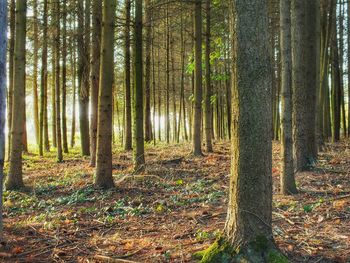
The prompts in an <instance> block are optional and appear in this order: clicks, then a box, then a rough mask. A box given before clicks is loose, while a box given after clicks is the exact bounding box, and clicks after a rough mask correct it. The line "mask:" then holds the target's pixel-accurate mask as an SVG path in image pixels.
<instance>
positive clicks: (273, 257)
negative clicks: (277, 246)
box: [267, 250, 289, 263]
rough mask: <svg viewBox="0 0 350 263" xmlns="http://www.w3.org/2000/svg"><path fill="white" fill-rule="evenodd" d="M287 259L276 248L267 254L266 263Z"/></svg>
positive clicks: (285, 262)
mask: <svg viewBox="0 0 350 263" xmlns="http://www.w3.org/2000/svg"><path fill="white" fill-rule="evenodd" d="M288 262H289V261H288V259H287V258H286V257H285V256H284V255H283V254H282V253H280V252H278V251H276V250H270V251H269V253H268V255H267V263H288Z"/></svg>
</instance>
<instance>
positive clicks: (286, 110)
mask: <svg viewBox="0 0 350 263" xmlns="http://www.w3.org/2000/svg"><path fill="white" fill-rule="evenodd" d="M290 8H291V5H290V1H288V0H281V1H280V26H281V53H282V54H281V67H282V70H281V75H282V76H281V77H282V80H281V81H282V82H281V85H282V131H281V140H282V154H283V163H282V174H281V192H282V193H283V194H295V193H296V192H297V188H296V185H295V177H294V164H293V129H292V49H291V17H290Z"/></svg>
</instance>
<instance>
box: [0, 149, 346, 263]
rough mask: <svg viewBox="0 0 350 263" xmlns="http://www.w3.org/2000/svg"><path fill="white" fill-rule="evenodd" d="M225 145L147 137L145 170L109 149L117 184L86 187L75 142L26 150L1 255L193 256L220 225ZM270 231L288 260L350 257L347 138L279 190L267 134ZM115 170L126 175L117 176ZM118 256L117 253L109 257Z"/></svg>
mask: <svg viewBox="0 0 350 263" xmlns="http://www.w3.org/2000/svg"><path fill="white" fill-rule="evenodd" d="M229 146H230V144H229V143H228V142H225V143H224V142H223V143H217V144H215V147H214V149H215V153H212V154H205V156H204V157H203V158H194V157H192V156H191V155H190V154H189V153H190V145H188V144H185V145H184V144H181V145H171V146H168V145H166V146H165V145H159V146H147V156H146V160H147V163H148V165H147V170H146V173H145V174H146V175H147V176H145V177H142V176H141V177H139V176H136V177H135V176H128V175H130V173H131V171H132V156H131V153H126V152H117V153H115V155H114V156H115V159H114V162H113V163H114V175H115V181H116V183H117V187H116V188H115V189H114V190H111V191H105V192H104V191H100V190H95V189H94V188H93V186H92V181H93V172H94V169H93V168H91V167H89V160H88V159H84V158H81V157H80V156H79V152H78V151H77V150H75V151H74V152H72V153H70V154H69V155H68V156H66V158H65V161H64V163H61V164H58V163H56V161H55V154H54V153H51V154H49V156H47V157H45V158H39V157H38V156H36V155H30V154H29V155H26V156H25V158H24V173H25V183H26V185H27V186H28V189H27V190H26V191H23V192H9V191H7V192H5V208H4V217H5V237H6V240H7V242H6V243H4V244H2V250H1V252H0V261H1V262H122V261H120V260H121V259H122V260H125V261H124V262H131V261H132V262H193V259H192V258H191V256H192V254H193V253H194V252H196V251H199V250H202V249H204V248H206V247H207V246H208V245H209V244H210V243H211V242H213V241H214V240H215V238H216V236H217V235H219V234H220V231H221V230H222V229H223V227H224V224H225V216H226V207H227V192H228V182H229V169H230V151H229V148H230V147H229ZM273 149H274V150H273V155H274V164H273V167H274V168H273V177H274V208H273V231H274V235H275V239H276V242H277V244H278V245H279V247H280V248H281V250H282V251H283V252H284V253H285V254H286V255H288V257H289V259H290V262H311V263H316V262H319V263H320V262H347V261H348V260H349V259H350V144H349V143H345V142H342V143H339V144H335V145H327V146H326V148H325V151H324V152H322V153H321V154H320V158H319V162H318V163H317V165H316V167H314V168H313V169H311V170H310V171H309V172H304V173H300V174H298V175H297V184H298V188H299V189H300V193H299V194H298V195H295V196H287V197H285V196H281V195H279V194H278V190H279V174H280V162H281V157H280V146H279V144H277V143H274V147H273ZM125 175H127V176H126V177H125ZM117 259H119V261H118V260H117Z"/></svg>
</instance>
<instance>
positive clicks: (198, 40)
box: [192, 0, 202, 156]
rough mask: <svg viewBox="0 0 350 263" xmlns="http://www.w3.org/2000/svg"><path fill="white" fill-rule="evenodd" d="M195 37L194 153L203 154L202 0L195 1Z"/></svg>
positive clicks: (196, 154)
mask: <svg viewBox="0 0 350 263" xmlns="http://www.w3.org/2000/svg"><path fill="white" fill-rule="evenodd" d="M194 12H195V15H194V38H195V48H194V50H195V52H194V62H195V69H194V71H195V73H194V74H195V78H194V79H195V89H194V112H193V137H192V143H193V146H192V147H193V154H194V155H195V156H201V155H202V130H201V127H202V1H201V0H196V1H195V9H194Z"/></svg>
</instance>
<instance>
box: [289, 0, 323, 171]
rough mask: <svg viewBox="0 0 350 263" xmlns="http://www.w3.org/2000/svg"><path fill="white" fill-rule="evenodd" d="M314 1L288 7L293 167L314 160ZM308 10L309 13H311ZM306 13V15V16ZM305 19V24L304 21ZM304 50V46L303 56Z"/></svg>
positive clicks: (296, 2)
mask: <svg viewBox="0 0 350 263" xmlns="http://www.w3.org/2000/svg"><path fill="white" fill-rule="evenodd" d="M314 2H316V1H303V0H293V1H292V7H291V21H292V54H293V58H292V59H293V66H292V72H293V136H294V160H295V170H297V171H302V170H305V169H307V168H308V167H309V166H310V165H312V164H313V163H314V161H315V160H316V158H317V156H316V150H315V148H316V131H315V127H316V124H315V123H316V120H315V118H316V104H315V103H316V85H317V79H316V77H317V75H316V74H317V68H316V57H315V54H316V47H317V44H316V41H317V37H316V33H314V32H313V31H315V30H316V27H315V25H316V16H315V15H314V13H315V12H317V10H316V9H315V8H316V7H315V3H314ZM311 13H312V15H311ZM306 17H307V19H306ZM306 21H307V25H306ZM305 50H308V52H307V55H306V56H305Z"/></svg>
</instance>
